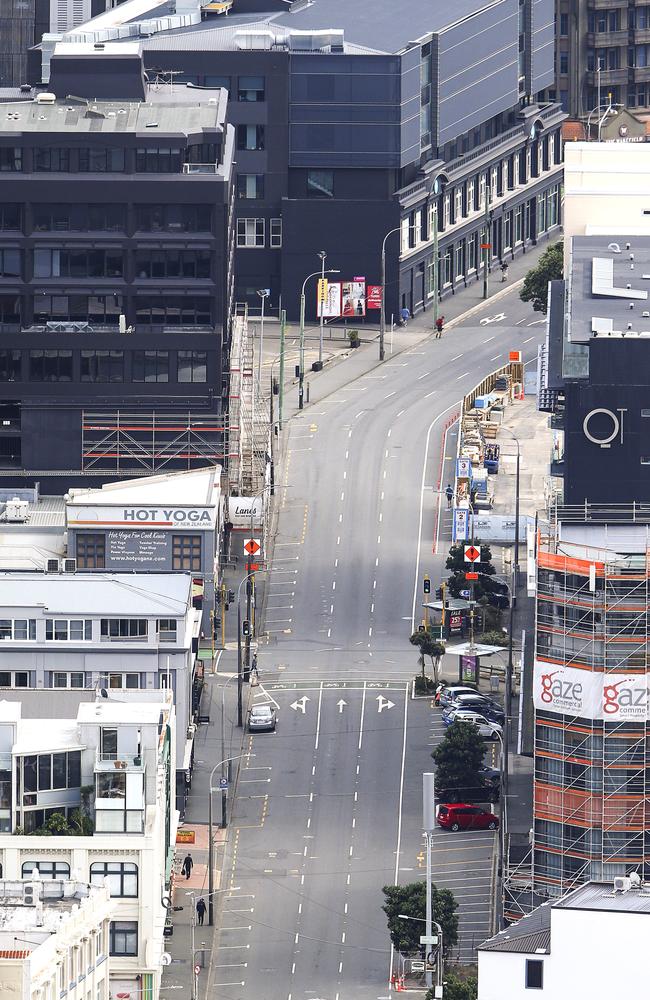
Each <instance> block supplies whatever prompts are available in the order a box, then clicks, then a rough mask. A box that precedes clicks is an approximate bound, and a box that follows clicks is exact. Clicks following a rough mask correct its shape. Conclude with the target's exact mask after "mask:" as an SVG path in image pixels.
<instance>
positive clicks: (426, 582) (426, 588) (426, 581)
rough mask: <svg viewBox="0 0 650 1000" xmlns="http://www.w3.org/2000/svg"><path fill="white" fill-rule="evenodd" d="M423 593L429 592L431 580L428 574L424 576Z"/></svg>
mask: <svg viewBox="0 0 650 1000" xmlns="http://www.w3.org/2000/svg"><path fill="white" fill-rule="evenodd" d="M424 593H425V594H430V593H431V580H430V579H429V577H428V576H425V578H424Z"/></svg>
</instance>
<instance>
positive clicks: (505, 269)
mask: <svg viewBox="0 0 650 1000" xmlns="http://www.w3.org/2000/svg"><path fill="white" fill-rule="evenodd" d="M507 280H508V261H507V260H504V261H502V263H501V281H502V282H503V281H507Z"/></svg>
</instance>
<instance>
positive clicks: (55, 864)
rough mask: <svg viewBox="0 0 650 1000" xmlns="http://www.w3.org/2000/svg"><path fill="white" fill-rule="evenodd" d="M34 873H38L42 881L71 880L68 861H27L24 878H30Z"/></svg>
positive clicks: (23, 872) (24, 864) (24, 866)
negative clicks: (51, 879)
mask: <svg viewBox="0 0 650 1000" xmlns="http://www.w3.org/2000/svg"><path fill="white" fill-rule="evenodd" d="M32 872H38V874H39V875H40V876H41V878H42V879H46V878H70V865H69V864H68V863H67V861H25V862H23V868H22V877H23V878H29V876H30V875H31V874H32Z"/></svg>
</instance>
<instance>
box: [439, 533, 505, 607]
mask: <svg viewBox="0 0 650 1000" xmlns="http://www.w3.org/2000/svg"><path fill="white" fill-rule="evenodd" d="M474 545H475V547H476V548H477V549H479V551H480V553H481V557H480V560H479V561H478V562H476V563H474V564H473V565H470V563H466V562H465V543H464V542H460V543H457V544H456V545H452V547H451V548H450V549H449V555H448V556H447V562H446V563H445V565H446V567H447V569H450V570H451V571H452V573H451V576H450V577H449V579H448V580H447V586H448V588H449V592H450V594H451V595H452V597H460V592H461V590H467V588H468V586H469V585H468V582H467V580H466V579H465V573H467V571H468V570H470V569H471V570H472V571H473V572H475V573H478V574H479V577H478V580H475V581H474V600H475V601H476V602H477V603H482V602H486V603H488V604H490V605H492V607H495V608H499V609H501V608H507V607H508V588H507V586H506V585H505V584H504V583H501V582H500V581H499V580H492V579H491V577H493V576H494V575H495V573H496V569H495V568H494V564H493V562H492V550H491V549H490V546H489V545H483V544H481V542H479V541H475V542H474Z"/></svg>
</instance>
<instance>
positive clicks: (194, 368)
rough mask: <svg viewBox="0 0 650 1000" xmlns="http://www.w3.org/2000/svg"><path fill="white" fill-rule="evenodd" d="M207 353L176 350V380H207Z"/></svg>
mask: <svg viewBox="0 0 650 1000" xmlns="http://www.w3.org/2000/svg"><path fill="white" fill-rule="evenodd" d="M207 380H208V368H207V354H206V352H205V351H179V352H178V381H179V382H207Z"/></svg>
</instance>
